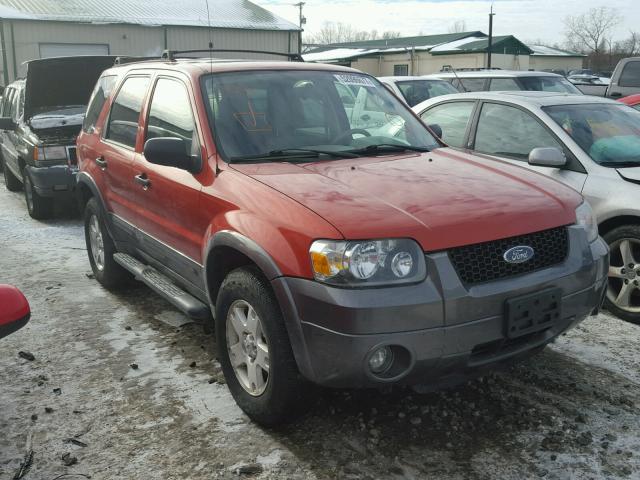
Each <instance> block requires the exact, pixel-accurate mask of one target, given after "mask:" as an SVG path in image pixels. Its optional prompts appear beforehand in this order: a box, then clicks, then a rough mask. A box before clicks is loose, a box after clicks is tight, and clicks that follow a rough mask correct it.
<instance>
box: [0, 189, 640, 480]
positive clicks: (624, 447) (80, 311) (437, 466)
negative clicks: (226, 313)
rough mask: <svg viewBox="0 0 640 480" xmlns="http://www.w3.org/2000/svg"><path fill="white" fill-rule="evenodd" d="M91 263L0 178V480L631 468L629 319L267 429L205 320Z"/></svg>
mask: <svg viewBox="0 0 640 480" xmlns="http://www.w3.org/2000/svg"><path fill="white" fill-rule="evenodd" d="M90 272H91V270H90V267H89V263H88V261H87V258H86V250H85V246H84V237H83V229H82V225H81V222H80V221H79V220H78V219H76V218H73V216H70V215H66V214H65V212H64V211H61V212H58V215H57V217H56V219H54V220H51V221H47V222H38V221H34V220H32V219H31V218H29V216H28V215H27V213H26V209H25V205H24V200H23V197H22V194H21V193H9V192H7V191H6V190H5V188H4V185H2V182H1V181H0V282H2V283H12V284H15V285H17V286H18V287H20V288H21V289H22V290H23V291H24V292H25V294H26V295H27V297H28V298H29V300H30V302H31V305H32V310H33V315H32V320H31V322H30V324H29V325H28V326H27V327H26V328H24V329H23V330H21V331H19V332H17V333H16V334H14V335H12V336H10V337H7V338H6V339H4V340H0V479H2V480H4V479H13V478H14V477H15V476H16V472H19V470H20V468H21V464H22V465H24V463H25V459H28V457H29V456H30V452H33V456H32V465H31V467H30V469H28V471H27V472H26V473H25V474H24V476H23V478H25V479H37V480H54V479H56V478H65V479H82V478H89V477H90V478H93V479H145V480H146V479H216V478H261V479H276V478H277V479H289V478H291V479H426V478H434V479H475V478H477V479H496V478H500V479H514V480H515V479H517V480H521V479H527V478H547V479H570V478H571V479H573V478H575V479H589V478H594V479H595V478H612V479H615V478H640V416H639V415H638V407H639V406H640V372H639V370H638V366H639V364H640V356H639V353H640V341H639V340H638V334H639V333H640V330H639V328H640V327H637V326H634V325H631V324H628V323H624V322H622V321H620V320H617V319H616V318H613V317H611V316H609V315H606V314H601V315H599V316H597V317H592V318H590V319H588V320H587V321H585V322H584V323H583V324H582V325H581V326H580V327H578V328H576V329H575V330H573V331H571V332H570V333H569V334H568V335H566V336H564V337H563V338H561V339H560V340H559V341H558V342H557V343H556V344H554V345H552V346H550V347H549V348H547V349H546V350H545V351H544V352H543V353H541V354H540V355H538V356H536V357H534V358H532V359H531V360H529V361H527V362H526V363H523V364H521V365H519V366H517V367H514V368H512V369H511V370H508V371H506V372H502V373H499V374H495V375H491V376H487V377H484V378H482V379H480V380H477V381H473V382H469V383H468V384H466V385H464V386H461V387H458V388H456V389H454V390H449V391H446V392H441V393H432V394H425V395H419V394H416V393H414V392H412V391H411V390H407V389H397V390H393V391H391V392H378V391H366V392H361V391H318V392H317V394H316V398H317V401H315V403H313V404H312V405H310V409H309V413H308V414H306V415H305V416H304V417H303V418H301V419H300V420H299V421H298V422H297V423H295V424H293V425H291V426H289V427H287V428H285V429H283V430H281V431H278V432H274V431H268V430H264V429H262V428H259V427H257V426H256V425H254V424H252V423H251V422H250V421H249V420H248V419H247V418H246V417H245V416H244V415H243V414H242V413H241V412H240V410H239V409H238V408H237V407H236V405H235V404H234V402H233V400H232V398H231V396H230V394H229V393H228V391H227V389H226V386H225V385H224V379H223V378H222V376H221V374H220V368H219V365H218V363H217V361H216V350H215V343H214V339H213V337H212V335H210V334H207V333H205V331H204V329H203V327H202V325H198V324H194V323H186V324H185V322H186V319H185V318H184V317H183V316H182V315H181V314H179V313H178V312H177V311H176V310H175V309H173V308H172V307H171V306H170V305H169V304H167V303H166V302H164V301H163V300H161V299H160V298H158V297H157V296H155V295H154V294H153V293H152V292H151V291H150V290H149V289H147V288H145V287H144V286H141V285H140V286H134V287H132V288H131V289H129V290H128V291H126V292H125V293H120V294H113V293H110V292H108V291H106V290H105V289H103V288H102V287H101V286H100V285H99V284H98V283H97V282H96V281H95V280H94V279H92V278H90V275H89V274H90ZM20 351H26V352H31V353H32V354H33V355H34V357H35V359H34V360H33V361H29V360H27V359H25V358H22V357H20V356H19V355H18V352H20ZM60 476H62V477H60Z"/></svg>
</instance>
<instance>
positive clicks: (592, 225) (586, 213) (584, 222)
mask: <svg viewBox="0 0 640 480" xmlns="http://www.w3.org/2000/svg"><path fill="white" fill-rule="evenodd" d="M576 224H578V225H580V226H581V227H582V228H584V229H585V230H586V231H587V239H588V240H589V242H593V241H594V240H595V239H596V238H598V222H597V221H596V217H595V215H594V214H593V210H591V205H589V204H588V203H587V202H586V201H585V202H582V204H580V206H579V207H578V208H576Z"/></svg>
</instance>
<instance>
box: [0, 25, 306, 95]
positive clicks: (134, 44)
mask: <svg viewBox="0 0 640 480" xmlns="http://www.w3.org/2000/svg"><path fill="white" fill-rule="evenodd" d="M3 27H4V28H3V30H4V46H5V50H6V65H7V72H8V77H9V81H13V80H14V79H15V78H16V77H20V76H23V75H24V74H25V67H24V66H23V65H22V63H23V62H25V61H27V60H32V59H35V58H40V44H41V43H69V44H73V43H77V44H107V45H109V53H111V54H112V55H136V56H138V55H139V56H155V55H158V56H159V55H160V54H161V53H162V51H163V50H164V49H165V48H169V49H172V50H187V49H198V48H204V49H206V48H208V45H209V35H210V32H209V29H207V28H202V27H163V26H157V27H145V26H139V25H126V24H109V25H96V24H80V23H67V22H49V21H27V20H14V21H8V20H4V21H3ZM211 36H212V39H213V45H214V48H239V49H248V50H270V51H277V52H283V53H289V52H296V51H297V50H298V32H296V31H280V30H269V31H267V30H249V29H247V30H241V29H212V31H211ZM14 51H15V58H14V56H13V52H14ZM2 54H3V55H4V54H5V52H2ZM219 56H223V55H222V54H220V55H219ZM230 56H231V57H238V55H230ZM257 57H259V56H255V58H257ZM3 64H4V62H0V68H3V67H2V66H3ZM16 71H17V74H16ZM0 82H2V83H4V74H3V73H2V74H0Z"/></svg>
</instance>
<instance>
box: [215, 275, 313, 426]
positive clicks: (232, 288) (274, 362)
mask: <svg viewBox="0 0 640 480" xmlns="http://www.w3.org/2000/svg"><path fill="white" fill-rule="evenodd" d="M215 321H216V343H217V347H218V357H219V360H220V363H221V365H222V371H223V372H224V376H225V379H226V381H227V385H228V387H229V390H230V391H231V394H232V395H233V398H234V399H235V401H236V403H237V404H238V405H239V406H240V408H242V410H244V412H245V413H246V414H247V415H248V416H249V417H250V418H251V419H252V420H254V421H256V422H257V423H259V424H261V425H264V426H275V425H278V424H281V423H285V422H288V421H291V420H293V419H294V418H295V413H297V411H298V410H299V407H300V405H301V404H302V403H303V402H301V400H300V399H301V396H302V394H303V388H304V381H303V380H302V378H301V376H300V373H299V372H298V368H297V365H296V362H295V359H294V357H293V352H292V350H291V344H290V343H289V336H288V334H287V331H286V328H285V326H284V321H283V319H282V313H281V312H280V307H279V306H278V303H277V301H276V299H275V296H274V294H273V291H272V290H271V288H270V286H269V283H268V281H267V280H266V279H265V278H264V277H263V276H262V274H261V273H260V272H259V271H258V270H257V269H255V268H252V267H243V268H239V269H237V270H234V271H232V272H231V273H230V274H229V275H228V276H227V277H226V278H225V280H224V282H223V284H222V286H221V288H220V292H219V294H218V298H217V301H216V319H215Z"/></svg>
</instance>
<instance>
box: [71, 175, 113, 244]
mask: <svg viewBox="0 0 640 480" xmlns="http://www.w3.org/2000/svg"><path fill="white" fill-rule="evenodd" d="M76 184H77V185H78V186H80V185H82V186H84V187H86V188H88V189H89V191H90V192H91V195H92V196H94V197H95V198H97V199H98V204H99V205H100V208H101V210H102V214H103V215H104V223H105V226H106V227H107V231H108V232H109V235H111V238H114V237H113V232H112V231H111V222H109V216H108V215H107V207H106V205H105V203H104V198H103V197H102V194H101V193H100V189H99V188H98V186H97V185H96V182H95V181H94V180H93V178H92V177H91V175H89V174H88V173H87V172H78V175H77V176H76ZM76 194H77V195H78V205H80V202H81V200H82V199H81V198H80V195H81V189H80V188H76ZM80 215H81V216H82V217H84V212H80Z"/></svg>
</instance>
